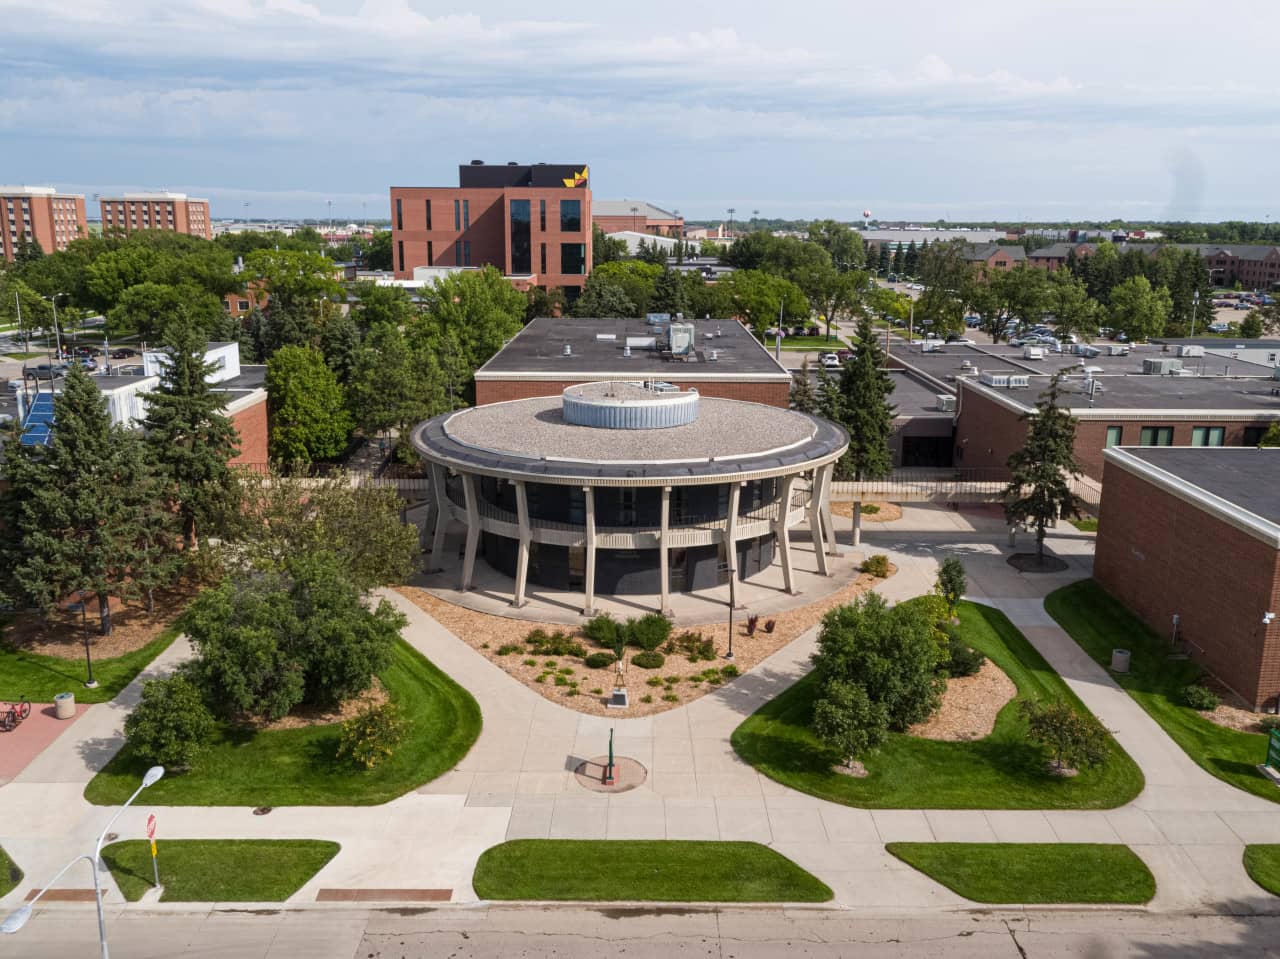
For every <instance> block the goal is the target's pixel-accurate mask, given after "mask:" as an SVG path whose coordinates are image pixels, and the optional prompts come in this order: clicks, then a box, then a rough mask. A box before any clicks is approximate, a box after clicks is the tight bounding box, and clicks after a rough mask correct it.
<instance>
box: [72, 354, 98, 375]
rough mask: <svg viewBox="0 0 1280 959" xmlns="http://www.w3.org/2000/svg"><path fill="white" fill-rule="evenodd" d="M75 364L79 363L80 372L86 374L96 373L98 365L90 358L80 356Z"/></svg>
mask: <svg viewBox="0 0 1280 959" xmlns="http://www.w3.org/2000/svg"><path fill="white" fill-rule="evenodd" d="M77 362H79V364H80V368H81V369H82V370H85V371H86V372H89V373H96V372H98V364H97V363H96V362H94V360H93V358H92V357H90V356H82V357H80V359H79V360H78V361H77Z"/></svg>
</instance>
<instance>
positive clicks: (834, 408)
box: [818, 366, 844, 423]
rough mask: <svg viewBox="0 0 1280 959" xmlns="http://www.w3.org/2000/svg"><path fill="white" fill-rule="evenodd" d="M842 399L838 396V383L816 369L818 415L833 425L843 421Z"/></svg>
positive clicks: (824, 372) (820, 367)
mask: <svg viewBox="0 0 1280 959" xmlns="http://www.w3.org/2000/svg"><path fill="white" fill-rule="evenodd" d="M843 407H844V397H843V396H841V395H840V381H839V380H837V379H836V378H835V377H834V376H832V375H831V374H830V373H828V372H827V368H826V367H825V366H819V367H818V413H819V414H820V415H821V416H823V417H825V418H826V419H829V420H831V421H832V422H833V423H840V422H842V421H843V418H844V417H843Z"/></svg>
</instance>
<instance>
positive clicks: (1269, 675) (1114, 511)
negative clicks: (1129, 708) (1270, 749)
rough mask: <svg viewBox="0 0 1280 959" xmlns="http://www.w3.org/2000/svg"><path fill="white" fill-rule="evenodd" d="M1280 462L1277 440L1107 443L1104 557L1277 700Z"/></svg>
mask: <svg viewBox="0 0 1280 959" xmlns="http://www.w3.org/2000/svg"><path fill="white" fill-rule="evenodd" d="M1278 470H1280V450H1275V449H1253V450H1239V449H1237V450H1231V449H1119V448H1117V449H1110V450H1107V453H1106V474H1107V478H1106V482H1105V484H1104V486H1103V494H1102V506H1101V516H1100V520H1099V523H1098V541H1097V550H1096V553H1095V557H1094V578H1095V579H1097V581H1098V582H1099V583H1100V584H1101V585H1102V587H1103V588H1104V589H1106V590H1107V591H1108V592H1109V593H1111V594H1112V595H1113V596H1115V597H1116V598H1117V599H1119V600H1120V601H1121V602H1123V603H1124V604H1125V605H1126V606H1128V607H1129V608H1130V609H1131V610H1132V611H1133V612H1134V613H1135V614H1136V615H1137V616H1139V617H1140V618H1141V619H1142V620H1144V621H1145V622H1146V623H1147V625H1148V626H1150V627H1151V629H1153V630H1155V632H1156V633H1158V634H1160V635H1162V636H1168V637H1169V638H1170V642H1171V644H1174V643H1176V644H1177V648H1181V649H1185V650H1186V651H1187V652H1188V654H1189V655H1190V656H1191V657H1192V658H1193V659H1194V660H1195V661H1197V662H1199V663H1200V664H1202V665H1203V666H1204V667H1205V668H1206V669H1207V670H1209V672H1211V673H1212V674H1213V675H1214V676H1215V677H1216V678H1217V679H1218V680H1219V681H1220V682H1221V683H1222V684H1223V685H1224V686H1226V687H1227V688H1228V689H1230V690H1232V691H1233V692H1234V693H1236V694H1237V695H1238V696H1239V697H1240V698H1241V700H1243V701H1244V702H1245V703H1246V704H1247V705H1249V706H1251V707H1252V708H1254V709H1266V710H1268V711H1274V710H1275V709H1276V706H1277V704H1278V702H1280V701H1278V699H1277V697H1280V620H1276V619H1275V614H1276V613H1277V612H1280V487H1277V486H1276V484H1275V477H1276V475H1277V471H1278ZM1175 621H1176V626H1175ZM1259 759H1261V756H1259Z"/></svg>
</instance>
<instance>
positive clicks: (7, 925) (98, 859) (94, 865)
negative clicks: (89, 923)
mask: <svg viewBox="0 0 1280 959" xmlns="http://www.w3.org/2000/svg"><path fill="white" fill-rule="evenodd" d="M163 775H164V767H163V766H152V767H151V768H150V769H148V770H147V774H146V775H145V776H143V777H142V785H140V786H139V787H138V788H137V789H135V790H134V791H133V795H132V796H130V797H129V798H128V799H126V800H125V803H124V805H123V806H121V807H120V808H119V809H118V810H116V814H115V815H114V816H112V817H111V821H110V822H109V823H107V825H106V828H104V829H103V830H102V832H101V833H100V834H99V835H98V842H97V844H96V845H94V847H93V855H92V856H90V855H89V854H88V853H82V854H81V855H79V856H76V858H75V859H72V860H71V861H70V862H69V863H67V864H66V865H65V866H63V867H62V868H61V869H60V870H59V871H58V874H57V875H56V876H54V877H53V879H51V880H50V881H49V885H47V886H45V887H44V888H43V889H41V890H40V891H39V892H38V893H36V895H35V896H34V897H32V899H31V901H30V902H26V903H23V904H22V905H21V906H19V907H18V908H17V909H15V910H14V911H13V912H11V913H9V915H7V916H5V918H4V921H3V922H0V933H2V934H4V935H7V936H11V935H13V934H14V933H16V932H17V931H18V930H20V929H21V928H22V927H23V926H25V925H26V924H27V920H28V919H30V918H31V910H32V907H34V906H35V904H36V903H37V902H39V901H40V897H41V896H43V895H44V894H45V893H46V892H48V891H49V889H50V888H52V886H53V884H54V883H56V882H57V881H58V880H59V879H61V878H62V876H63V874H64V873H65V872H66V871H67V870H68V869H70V868H71V867H72V866H74V865H75V864H76V863H78V862H79V861H80V860H81V859H83V860H85V861H87V862H88V863H89V866H90V868H91V869H92V870H93V898H94V900H95V901H96V902H97V905H98V948H99V950H100V955H101V959H111V956H110V953H109V952H108V950H107V921H106V918H105V917H104V916H103V914H102V886H101V885H100V884H99V882H98V871H99V870H100V869H101V868H102V844H103V843H104V842H106V840H107V833H108V832H110V830H111V827H112V826H114V825H115V824H116V820H117V819H119V818H120V816H121V814H122V813H123V812H124V811H125V810H126V809H128V808H129V804H130V803H132V802H133V801H134V800H135V799H137V798H138V793H140V792H142V790H144V789H146V788H147V787H148V786H154V785H155V784H156V782H158V781H159V779H160V777H161V776H163Z"/></svg>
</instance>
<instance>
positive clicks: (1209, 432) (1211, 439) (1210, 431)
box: [1191, 426, 1227, 446]
mask: <svg viewBox="0 0 1280 959" xmlns="http://www.w3.org/2000/svg"><path fill="white" fill-rule="evenodd" d="M1226 439H1227V430H1226V427H1223V426H1196V427H1192V429H1191V445H1192V446H1223V445H1225V443H1226Z"/></svg>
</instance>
